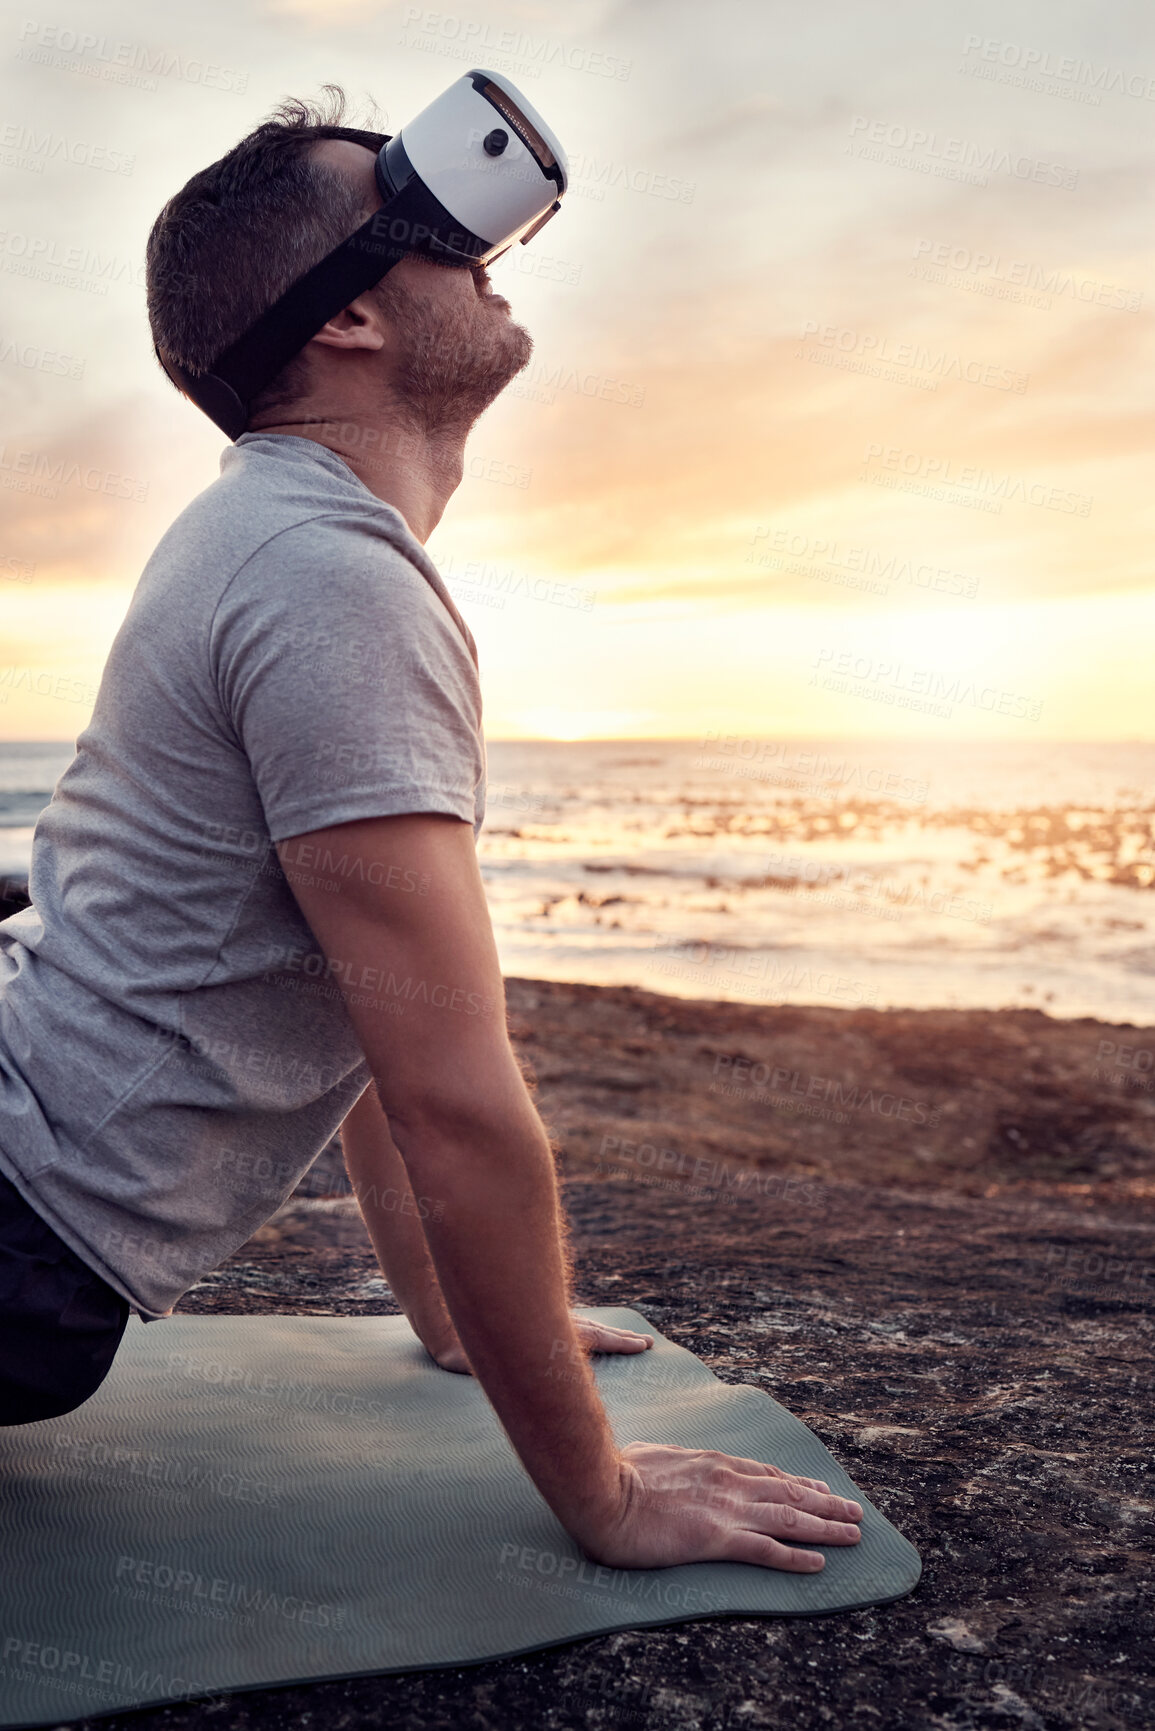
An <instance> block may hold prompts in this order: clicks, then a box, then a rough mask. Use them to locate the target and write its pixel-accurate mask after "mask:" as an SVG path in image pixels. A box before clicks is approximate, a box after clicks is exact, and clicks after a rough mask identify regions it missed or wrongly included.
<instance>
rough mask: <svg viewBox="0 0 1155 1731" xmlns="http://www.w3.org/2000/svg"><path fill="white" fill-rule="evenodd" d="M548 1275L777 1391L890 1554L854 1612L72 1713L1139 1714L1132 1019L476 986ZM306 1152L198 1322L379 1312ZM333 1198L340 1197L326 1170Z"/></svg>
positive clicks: (1141, 1606) (1140, 1231)
mask: <svg viewBox="0 0 1155 1731" xmlns="http://www.w3.org/2000/svg"><path fill="white" fill-rule="evenodd" d="M508 995H509V1010H510V1025H511V1029H512V1031H513V1033H514V1037H515V1040H516V1042H517V1045H518V1048H519V1050H520V1051H521V1053H522V1054H523V1056H524V1058H525V1060H526V1062H527V1066H528V1067H529V1068H530V1069H531V1070H532V1072H533V1074H534V1075H535V1076H536V1079H537V1087H538V1101H539V1104H540V1106H541V1109H542V1113H543V1116H544V1117H545V1119H546V1122H547V1123H548V1125H549V1126H550V1128H551V1131H552V1132H553V1133H554V1135H555V1138H556V1145H557V1155H558V1164H559V1169H560V1172H561V1174H562V1177H563V1192H564V1198H565V1203H566V1209H567V1213H568V1217H569V1220H570V1222H571V1226H572V1245H573V1251H574V1257H575V1266H576V1271H577V1281H576V1291H575V1299H576V1301H577V1302H579V1303H583V1304H615V1305H619V1304H620V1305H629V1306H631V1307H633V1308H636V1309H638V1310H640V1311H641V1312H642V1313H643V1314H644V1315H645V1316H647V1317H649V1318H650V1319H652V1321H653V1322H654V1323H655V1324H656V1326H657V1327H659V1328H660V1329H661V1330H662V1332H663V1333H664V1334H666V1335H668V1336H669V1337H670V1338H671V1339H673V1340H675V1341H677V1342H679V1343H680V1344H681V1345H683V1346H687V1347H689V1348H690V1349H691V1350H692V1351H693V1352H695V1353H697V1354H698V1356H699V1357H700V1358H701V1359H702V1360H703V1361H704V1362H705V1363H706V1364H708V1365H710V1366H711V1368H712V1369H713V1370H714V1371H715V1373H716V1374H717V1375H718V1376H719V1377H721V1378H722V1379H723V1380H724V1381H727V1382H735V1383H740V1382H746V1383H750V1384H752V1385H753V1386H755V1387H759V1388H763V1389H765V1390H767V1391H768V1392H770V1393H772V1394H773V1395H774V1396H775V1397H776V1398H777V1399H778V1400H780V1401H782V1402H783V1403H784V1404H785V1405H786V1406H788V1407H789V1408H790V1409H791V1410H792V1411H793V1412H795V1413H797V1414H798V1416H799V1417H801V1418H802V1419H804V1420H805V1421H806V1423H807V1424H809V1425H810V1426H811V1428H812V1429H813V1430H814V1431H815V1432H816V1433H817V1434H818V1435H819V1436H820V1437H822V1439H823V1440H824V1441H825V1442H826V1444H827V1445H828V1447H829V1448H830V1449H831V1450H832V1451H833V1452H834V1453H835V1454H836V1455H837V1456H838V1458H839V1459H840V1460H841V1461H842V1462H843V1463H844V1464H845V1466H846V1467H847V1469H848V1470H849V1472H850V1473H851V1474H852V1476H853V1477H854V1478H855V1480H856V1481H857V1482H858V1483H859V1484H860V1485H861V1486H862V1488H863V1489H864V1490H865V1491H866V1492H867V1493H868V1494H869V1496H870V1497H871V1498H872V1500H873V1501H874V1502H875V1503H876V1504H877V1505H878V1507H879V1508H881V1509H882V1510H883V1512H884V1513H885V1514H886V1515H888V1516H889V1518H890V1519H891V1520H892V1521H893V1522H894V1523H895V1525H896V1526H898V1527H899V1528H900V1530H901V1531H902V1532H903V1533H905V1534H906V1535H907V1536H908V1537H909V1538H910V1539H912V1540H913V1541H914V1543H915V1544H916V1545H917V1546H918V1547H919V1549H920V1551H921V1553H922V1557H923V1562H924V1574H923V1578H922V1581H921V1582H920V1584H919V1586H918V1588H917V1589H916V1590H915V1592H914V1593H913V1594H911V1595H910V1596H909V1597H907V1598H906V1599H903V1600H900V1601H898V1602H897V1603H895V1604H892V1605H887V1606H883V1607H881V1608H879V1609H876V1610H869V1611H861V1612H853V1613H848V1614H838V1615H834V1616H831V1617H827V1618H815V1619H812V1620H801V1621H775V1620H773V1619H743V1618H724V1619H720V1618H713V1619H704V1620H701V1621H696V1622H690V1623H683V1624H680V1625H674V1626H671V1627H669V1628H665V1629H649V1630H644V1631H637V1632H627V1633H623V1634H615V1635H610V1636H605V1637H600V1638H596V1639H593V1640H586V1641H581V1642H577V1643H574V1644H573V1645H570V1646H567V1647H558V1648H551V1649H549V1650H547V1651H545V1652H539V1653H533V1654H529V1655H527V1656H525V1657H524V1658H520V1659H515V1660H505V1661H502V1662H499V1663H489V1664H484V1665H479V1666H475V1667H469V1668H463V1669H456V1670H444V1671H432V1672H424V1673H414V1674H409V1675H401V1676H386V1677H369V1678H362V1679H356V1680H352V1681H348V1682H339V1683H319V1684H313V1685H310V1686H308V1687H304V1688H291V1689H277V1690H270V1691H267V1692H260V1693H251V1694H238V1695H234V1696H230V1697H227V1698H225V1699H224V1700H222V1701H219V1702H213V1703H210V1704H201V1705H197V1704H191V1705H184V1706H179V1707H172V1708H165V1709H160V1710H152V1711H146V1712H141V1713H132V1714H122V1715H118V1716H116V1717H115V1718H108V1719H101V1720H96V1721H91V1723H92V1725H93V1726H94V1727H95V1726H101V1727H103V1728H104V1731H117V1728H118V1727H120V1726H122V1725H123V1726H124V1727H125V1728H127V1727H129V1726H132V1727H135V1728H136V1731H160V1728H161V1727H162V1726H163V1727H165V1728H167V1731H176V1728H183V1727H189V1728H195V1731H205V1728H207V1727H218V1728H221V1731H223V1728H224V1727H229V1728H231V1727H234V1726H236V1727H243V1728H249V1727H252V1728H253V1731H257V1728H260V1731H264V1728H265V1727H273V1726H275V1727H277V1728H278V1731H281V1728H286V1727H292V1728H297V1727H302V1728H303V1727H309V1728H310V1731H314V1728H316V1731H347V1728H348V1731H353V1728H360V1727H398V1728H404V1731H409V1728H413V1731H417V1728H425V1727H430V1728H432V1727H439V1728H440V1727H445V1728H450V1727H452V1728H454V1731H456V1728H458V1727H469V1728H476V1731H491V1728H492V1731H499V1728H500V1731H505V1728H506V1727H514V1728H521V1727H539V1726H540V1727H590V1728H594V1727H607V1728H610V1727H619V1726H620V1727H631V1728H632V1727H638V1728H640V1731H647V1728H653V1731H689V1728H691V1727H693V1728H700V1731H722V1728H723V1727H725V1728H726V1731H734V1728H736V1727H744V1728H745V1727H749V1728H750V1731H757V1728H759V1727H769V1726H774V1727H781V1726H789V1727H791V1728H792V1731H809V1728H811V1727H815V1728H818V1727H827V1726H829V1727H834V1728H836V1731H837V1728H840V1727H842V1726H852V1727H870V1728H872V1731H874V1728H884V1727H890V1726H901V1727H911V1728H915V1731H921V1728H923V1727H925V1728H927V1731H931V1728H939V1727H942V1728H947V1727H949V1728H951V1731H956V1728H957V1731H969V1728H970V1727H987V1726H992V1727H995V1726H997V1727H1025V1728H1028V1731H1030V1728H1039V1731H1060V1728H1067V1727H1071V1728H1076V1727H1104V1728H1107V1727H1113V1726H1119V1727H1128V1728H1134V1731H1140V1728H1142V1727H1145V1726H1150V1725H1155V1679H1153V1670H1155V1666H1153V1662H1152V1652H1151V1631H1152V1619H1151V1602H1152V1597H1153V1593H1152V1569H1151V1552H1152V1520H1151V1516H1152V1507H1153V1500H1152V1479H1151V1471H1150V1457H1151V1438H1150V1420H1151V1413H1152V1402H1151V1383H1152V1373H1151V1348H1152V1344H1153V1341H1155V1068H1153V1066H1155V1028H1123V1027H1113V1026H1109V1025H1107V1024H1103V1023H1098V1022H1093V1021H1089V1020H1081V1021H1060V1020H1052V1019H1050V1018H1049V1017H1047V1016H1045V1015H1043V1014H1041V1013H1039V1012H1034V1011H1005V1012H998V1013H989V1014H988V1013H978V1012H970V1011H966V1012H964V1011H942V1012H935V1011H931V1012H895V1011H891V1012H881V1011H841V1010H831V1009H820V1008H791V1007H783V1008H774V1009H766V1008H762V1007H754V1006H747V1005H731V1004H718V1003H703V1002H699V1001H695V1000H688V999H677V998H668V997H662V996H658V995H656V994H653V993H648V992H643V991H637V990H632V989H628V988H621V989H617V988H600V987H592V986H577V985H559V984H552V983H545V982H542V981H532V980H511V981H509V982H508ZM335 1153H336V1150H335V1149H334V1150H330V1151H329V1153H328V1155H327V1156H323V1157H322V1161H321V1162H319V1163H318V1166H317V1168H315V1169H314V1173H312V1174H310V1179H309V1182H308V1183H307V1185H306V1186H305V1187H304V1189H305V1191H306V1192H307V1194H302V1193H298V1195H297V1196H296V1197H294V1198H293V1199H292V1200H291V1201H290V1202H289V1203H287V1204H286V1206H285V1207H284V1208H283V1209H282V1210H280V1211H279V1213H278V1214H277V1215H275V1216H274V1217H273V1219H272V1220H271V1221H269V1222H268V1224H267V1225H266V1226H264V1227H262V1229H261V1230H260V1231H259V1232H258V1233H257V1235H256V1236H255V1237H254V1238H253V1239H252V1240H250V1242H249V1243H248V1244H246V1245H245V1246H244V1247H243V1248H242V1249H241V1250H240V1251H238V1253H237V1255H236V1256H235V1257H234V1258H233V1259H232V1260H231V1261H230V1262H229V1263H228V1264H227V1265H225V1267H223V1268H222V1269H220V1270H218V1271H217V1272H216V1273H215V1274H213V1275H212V1276H210V1277H209V1278H208V1279H207V1280H205V1281H202V1282H201V1283H199V1284H198V1286H196V1287H195V1288H193V1289H192V1290H191V1291H190V1292H189V1293H187V1294H186V1295H185V1297H184V1298H183V1299H182V1301H181V1303H180V1305H179V1306H178V1309H179V1310H181V1311H187V1312H197V1313H202V1314H203V1313H208V1312H216V1313H221V1312H224V1313H235V1312H240V1311H287V1312H299V1313H301V1314H318V1313H325V1314H332V1313H337V1314H367V1313H390V1312H393V1311H395V1309H396V1307H395V1305H394V1304H393V1302H392V1299H391V1297H390V1295H389V1293H388V1289H387V1288H386V1287H385V1285H384V1283H383V1281H382V1280H381V1279H380V1277H379V1274H378V1272H377V1270H376V1264H375V1262H374V1259H373V1254H372V1250H371V1247H370V1245H369V1242H368V1238H367V1236H366V1233H365V1229H364V1227H363V1225H362V1223H361V1221H360V1219H359V1217H358V1215H357V1211H356V1204H355V1203H354V1202H353V1200H352V1199H351V1198H349V1197H348V1196H345V1197H343V1198H342V1197H341V1196H340V1195H339V1194H331V1195H330V1196H329V1198H328V1199H323V1198H324V1193H325V1192H326V1191H328V1192H339V1190H340V1189H341V1187H342V1186H341V1177H340V1175H339V1166H338V1164H337V1162H336V1161H335V1159H334V1154H335ZM346 1188H347V1186H346Z"/></svg>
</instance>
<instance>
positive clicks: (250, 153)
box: [146, 85, 533, 436]
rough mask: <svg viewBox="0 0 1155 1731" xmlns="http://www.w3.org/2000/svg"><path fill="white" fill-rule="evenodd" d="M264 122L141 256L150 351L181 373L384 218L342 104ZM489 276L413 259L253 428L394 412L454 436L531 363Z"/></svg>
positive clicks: (333, 330)
mask: <svg viewBox="0 0 1155 1731" xmlns="http://www.w3.org/2000/svg"><path fill="white" fill-rule="evenodd" d="M325 89H326V91H327V92H328V97H329V101H328V104H327V106H326V107H324V108H322V107H320V106H314V105H311V104H308V103H305V102H301V101H297V100H289V101H286V102H284V103H282V104H280V106H279V107H278V108H277V109H276V110H274V113H273V115H272V116H271V117H270V118H269V119H268V120H265V121H263V122H262V123H261V124H260V125H259V126H258V127H256V129H255V130H254V131H253V132H251V133H249V134H248V136H247V137H245V138H243V139H241V141H240V143H239V144H237V145H235V146H234V147H233V149H232V150H230V151H229V152H228V154H227V155H226V156H223V157H222V158H221V159H220V161H219V162H215V163H213V164H212V165H211V167H209V168H206V169H202V170H201V171H200V173H198V174H196V175H194V176H193V178H192V179H191V180H190V181H189V182H188V184H187V185H186V186H185V187H183V188H182V190H181V191H180V192H178V193H177V194H176V195H175V196H174V197H173V198H171V199H170V200H169V202H168V203H167V204H166V205H165V207H164V209H163V210H162V211H161V213H160V215H159V216H158V217H157V220H156V222H155V223H154V225H153V228H152V232H151V233H150V235H149V238H148V246H147V252H146V277H147V289H148V314H149V322H150V324H151V327H152V334H153V340H154V342H155V343H156V344H157V346H158V347H159V348H160V349H161V350H162V351H163V352H164V353H165V354H166V355H168V356H170V357H171V358H172V359H173V360H175V361H177V362H178V363H179V364H180V365H181V366H182V367H184V368H185V369H186V370H187V371H189V372H191V373H199V372H204V371H206V370H207V369H208V367H209V365H210V363H211V362H212V361H213V359H214V358H215V357H216V356H217V355H218V354H220V352H221V351H222V350H223V349H224V348H226V347H227V346H228V344H229V343H231V342H233V341H234V340H235V339H236V338H237V337H239V336H240V335H241V333H242V332H243V331H245V330H246V329H247V328H248V327H249V325H251V324H252V323H253V321H254V320H255V319H256V318H257V317H259V315H260V314H261V313H262V312H263V311H264V310H265V308H266V307H268V306H269V305H271V304H272V302H273V301H274V300H276V299H277V298H278V296H280V295H281V294H283V293H284V291H285V289H287V288H288V287H289V285H290V284H291V283H293V282H295V281H296V280H297V279H298V278H299V277H301V276H303V275H304V274H305V272H306V271H307V270H309V269H310V268H311V267H312V266H313V265H314V264H316V263H317V262H318V260H319V259H321V258H323V257H324V256H325V255H326V253H328V252H330V251H332V249H333V248H334V247H335V246H337V245H338V244H339V243H340V242H341V241H342V240H344V239H345V238H346V236H347V235H349V234H351V233H352V232H353V230H354V229H356V228H357V227H359V225H360V224H361V223H362V222H364V221H365V220H366V219H367V218H368V217H370V216H371V215H372V214H373V212H374V211H375V210H378V209H380V208H381V206H382V200H381V196H380V193H379V192H378V190H377V184H376V179H375V177H374V173H373V162H374V153H373V151H372V150H371V149H369V148H368V147H367V146H365V145H361V144H357V143H354V142H353V141H352V140H350V139H347V138H342V137H341V136H340V134H341V131H342V129H343V114H344V106H345V98H344V93H343V91H342V90H341V89H340V87H339V86H336V85H326V86H325ZM487 282H488V279H487V277H486V274H485V272H484V270H483V269H480V268H478V269H476V270H471V269H468V268H466V267H464V266H450V265H445V264H440V263H437V262H435V261H434V260H432V259H430V258H428V257H425V256H422V255H420V254H418V253H410V254H408V255H407V256H406V257H405V258H404V259H402V260H401V262H400V263H399V264H397V265H395V266H394V267H393V269H392V270H391V271H389V272H388V273H387V274H386V275H385V276H384V277H383V278H382V280H381V281H380V282H379V283H377V284H376V285H375V286H374V287H373V288H371V289H369V290H368V291H366V293H364V294H362V295H359V296H358V297H357V298H356V300H354V301H353V302H352V303H351V304H350V306H349V307H348V308H347V309H345V310H344V311H342V312H340V313H338V314H336V315H335V316H334V317H333V318H332V319H330V320H329V321H328V323H327V324H326V325H325V326H324V327H323V329H322V330H321V331H320V332H319V333H318V334H317V335H316V336H315V337H314V338H313V339H312V340H311V341H310V342H309V343H307V344H306V346H305V348H304V349H302V350H301V352H300V353H299V354H297V355H295V356H294V357H293V359H292V360H290V361H289V362H288V363H287V365H286V366H285V367H284V368H282V370H281V372H280V373H279V374H278V375H277V377H276V378H274V379H273V380H271V381H270V383H269V384H268V385H267V386H266V387H265V388H264V390H262V391H261V392H260V393H259V395H258V396H257V397H256V398H254V400H253V402H252V405H251V414H250V419H249V423H248V424H249V429H250V430H251V431H258V430H260V429H261V428H264V427H272V426H276V427H278V428H280V427H286V426H298V425H306V424H309V423H315V422H317V421H326V420H332V419H342V418H346V419H347V418H350V417H353V418H356V416H357V415H358V414H363V415H366V416H371V417H374V418H380V416H381V415H382V413H383V412H384V413H388V414H389V415H390V417H391V418H395V419H396V420H397V421H398V422H399V423H400V424H403V425H405V426H406V427H408V428H410V429H412V430H414V431H418V432H421V433H423V434H425V435H427V436H437V435H440V434H443V433H449V434H457V433H460V434H464V433H465V432H467V431H468V429H469V427H470V426H472V425H473V422H474V421H475V420H476V419H477V417H478V415H480V414H481V412H482V411H483V410H484V409H485V408H486V407H487V406H488V405H489V403H491V402H492V401H493V399H494V398H495V397H496V396H497V395H498V393H499V392H500V391H501V390H502V389H503V387H504V386H505V385H506V384H508V382H509V380H510V379H511V378H513V377H514V376H515V374H516V373H518V372H520V371H521V369H522V368H523V367H524V366H525V365H526V364H527V362H528V360H529V357H530V354H531V352H532V349H533V341H532V338H531V337H530V335H529V333H528V332H527V331H526V330H525V329H524V328H523V327H522V326H521V325H518V324H515V323H514V322H513V321H512V319H511V318H510V316H509V303H508V302H507V301H506V300H504V299H503V298H502V297H501V296H500V295H495V294H493V293H492V292H491V291H489V290H488V287H487Z"/></svg>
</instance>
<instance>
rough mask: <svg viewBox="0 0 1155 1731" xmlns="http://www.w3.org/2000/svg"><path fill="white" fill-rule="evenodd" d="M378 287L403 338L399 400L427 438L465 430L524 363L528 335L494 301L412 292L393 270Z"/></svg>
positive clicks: (397, 383) (529, 344)
mask: <svg viewBox="0 0 1155 1731" xmlns="http://www.w3.org/2000/svg"><path fill="white" fill-rule="evenodd" d="M445 268H446V269H449V268H450V267H449V266H446V267H445ZM456 268H460V269H464V268H465V267H464V266H460V267H456ZM376 292H377V299H378V302H379V304H380V306H381V309H382V311H383V312H384V313H385V314H386V316H387V317H388V318H389V320H390V322H391V323H392V324H393V326H394V329H395V330H396V331H397V332H398V333H399V334H400V336H401V338H402V343H401V354H400V358H399V361H398V365H397V370H396V372H395V374H394V389H395V392H396V396H397V402H398V407H399V409H400V411H401V413H402V414H403V415H404V416H405V418H406V420H408V421H409V422H410V425H411V427H412V429H413V430H414V431H416V432H421V433H424V434H425V436H426V437H427V438H428V437H432V436H434V435H442V434H456V433H459V432H468V430H469V428H470V427H472V426H473V424H474V422H475V421H476V420H477V418H478V416H479V415H481V414H482V413H483V412H484V410H486V409H487V408H488V407H489V405H490V403H492V402H493V400H494V398H495V397H497V396H499V395H500V393H501V392H502V391H503V390H504V389H505V387H506V385H507V384H508V383H509V381H510V380H511V379H512V378H514V377H516V375H517V374H518V373H520V372H521V370H522V368H523V367H525V366H528V364H529V358H530V355H531V354H532V353H533V338H532V337H531V336H530V334H529V332H528V331H527V330H526V329H525V327H524V326H523V325H519V324H515V323H514V322H513V321H512V320H511V319H510V318H509V316H508V315H507V314H506V313H505V312H503V311H501V310H500V309H499V308H498V307H496V306H492V307H485V306H479V307H476V308H475V307H474V306H473V305H472V304H469V305H468V306H467V307H459V306H457V305H454V306H453V307H452V308H446V307H445V306H444V305H442V304H441V303H438V302H434V301H430V300H427V299H425V298H424V297H422V296H418V295H415V294H413V293H412V292H411V291H410V290H409V289H408V288H406V287H405V285H404V284H403V283H401V282H399V281H398V280H397V278H396V277H393V276H387V277H386V278H385V279H384V281H382V282H380V283H378V285H377V291H376ZM473 292H475V291H473Z"/></svg>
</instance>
